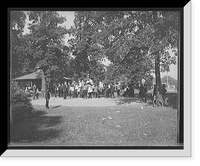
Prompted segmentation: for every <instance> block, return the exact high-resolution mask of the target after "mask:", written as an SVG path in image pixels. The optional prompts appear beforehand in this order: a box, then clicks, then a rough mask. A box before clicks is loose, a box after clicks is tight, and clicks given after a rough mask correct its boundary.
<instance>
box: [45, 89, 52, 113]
mask: <svg viewBox="0 0 200 166" xmlns="http://www.w3.org/2000/svg"><path fill="white" fill-rule="evenodd" d="M50 98H51V93H50V92H49V89H47V90H46V92H45V99H46V108H47V109H50V107H49V100H50Z"/></svg>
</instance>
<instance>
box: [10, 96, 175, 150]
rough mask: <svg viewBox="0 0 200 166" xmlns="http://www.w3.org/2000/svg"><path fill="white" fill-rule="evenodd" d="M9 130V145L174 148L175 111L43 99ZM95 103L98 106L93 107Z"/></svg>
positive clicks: (121, 101) (129, 103) (128, 102)
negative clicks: (48, 102) (164, 146)
mask: <svg viewBox="0 0 200 166" xmlns="http://www.w3.org/2000/svg"><path fill="white" fill-rule="evenodd" d="M32 102H33V105H34V109H35V111H34V114H33V115H32V116H31V117H30V118H28V119H25V120H24V121H21V122H18V123H16V124H15V125H13V126H12V127H11V135H10V136H11V145H45V146H48V145H56V146H59V145H62V146H69V145H74V146H76V145H77V146H78V145H81V146H84V145H99V146H101V145H106V146H112V145H115V146H118V145H123V146H126V145H127V146H130V145H131V146H147V145H177V143H176V142H177V110H176V109H173V108H171V107H164V108H155V107H152V105H150V104H146V103H141V102H139V101H136V100H134V99H128V98H118V99H106V98H102V99H88V100H84V99H68V100H63V99H61V98H60V99H53V98H52V99H51V102H50V103H51V109H50V110H48V109H46V108H45V106H44V99H39V100H34V101H32ZM97 103H98V104H99V105H98V106H97Z"/></svg>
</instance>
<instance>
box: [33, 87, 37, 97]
mask: <svg viewBox="0 0 200 166" xmlns="http://www.w3.org/2000/svg"><path fill="white" fill-rule="evenodd" d="M36 88H37V87H36V86H35V84H34V85H33V100H35V98H36Z"/></svg>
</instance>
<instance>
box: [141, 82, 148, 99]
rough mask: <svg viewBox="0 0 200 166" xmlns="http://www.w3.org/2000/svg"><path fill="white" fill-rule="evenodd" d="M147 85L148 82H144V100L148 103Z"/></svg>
mask: <svg viewBox="0 0 200 166" xmlns="http://www.w3.org/2000/svg"><path fill="white" fill-rule="evenodd" d="M147 91H148V90H147V86H146V84H144V86H143V99H142V100H143V101H144V102H145V103H146V102H147Z"/></svg>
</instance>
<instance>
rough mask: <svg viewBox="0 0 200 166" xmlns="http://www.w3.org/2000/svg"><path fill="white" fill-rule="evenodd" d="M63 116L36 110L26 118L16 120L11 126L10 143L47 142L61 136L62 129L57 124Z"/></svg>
mask: <svg viewBox="0 0 200 166" xmlns="http://www.w3.org/2000/svg"><path fill="white" fill-rule="evenodd" d="M60 122H61V116H48V112H46V111H45V109H44V111H40V110H34V111H33V113H32V114H31V115H30V116H29V117H28V118H26V119H23V120H21V121H18V122H14V123H13V124H12V125H11V127H10V143H11V144H12V143H37V142H45V141H48V140H49V139H52V138H56V137H58V136H59V134H60V132H61V130H60V129H59V128H56V125H57V124H59V123H60Z"/></svg>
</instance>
